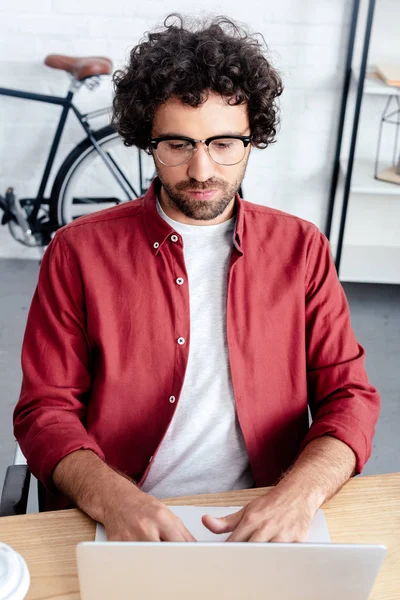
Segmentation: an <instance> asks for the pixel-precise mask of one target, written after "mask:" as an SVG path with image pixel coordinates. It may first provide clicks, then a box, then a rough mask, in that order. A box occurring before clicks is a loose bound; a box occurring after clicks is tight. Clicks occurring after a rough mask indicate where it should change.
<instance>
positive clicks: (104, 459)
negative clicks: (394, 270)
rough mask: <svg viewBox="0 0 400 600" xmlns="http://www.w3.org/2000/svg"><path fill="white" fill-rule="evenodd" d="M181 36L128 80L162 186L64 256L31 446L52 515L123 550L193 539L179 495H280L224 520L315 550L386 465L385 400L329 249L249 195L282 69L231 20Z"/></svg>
mask: <svg viewBox="0 0 400 600" xmlns="http://www.w3.org/2000/svg"><path fill="white" fill-rule="evenodd" d="M168 23H169V22H168V21H166V23H165V27H164V29H163V30H162V31H159V32H158V33H151V34H149V35H148V39H147V40H145V41H143V42H142V43H141V44H139V45H138V46H136V47H135V48H134V49H133V51H132V53H131V57H130V62H129V65H128V66H127V68H126V69H125V70H123V71H120V72H118V73H117V74H116V76H115V87H116V94H115V101H114V122H115V124H116V126H117V128H118V130H119V132H120V134H121V136H122V137H123V139H124V140H125V143H126V144H127V145H133V144H136V145H137V146H138V147H140V148H143V149H147V150H148V151H149V152H150V153H151V154H152V156H153V158H154V163H155V167H156V170H157V175H158V178H157V179H156V180H155V181H154V182H153V185H152V187H151V188H150V190H149V192H148V193H147V194H146V195H145V196H144V198H142V199H139V200H135V201H133V202H130V203H126V204H122V205H120V206H117V207H115V208H112V209H110V210H106V211H102V212H100V213H96V214H94V215H91V216H88V217H85V218H82V219H79V220H77V221H75V222H74V223H73V224H71V225H69V226H67V227H64V228H63V229H61V230H60V231H59V232H58V233H57V235H56V236H55V239H54V240H53V241H52V243H51V244H50V246H49V248H48V250H47V252H46V254H45V257H44V259H43V264H42V267H41V271H40V276H39V282H38V286H37V289H36V292H35V295H34V298H33V301H32V306H31V310H30V314H29V318H28V324H27V330H26V334H25V339H24V344H23V373H24V376H23V384H22V391H21V397H20V399H19V402H18V405H17V407H16V409H15V414H14V422H15V434H16V437H17V439H18V440H19V442H20V445H21V448H22V451H23V452H24V454H25V456H26V457H27V461H28V464H29V466H30V468H31V470H32V471H33V473H34V474H35V475H36V476H37V477H38V478H39V479H40V480H41V481H42V482H43V483H44V485H45V486H46V490H47V492H46V493H47V508H49V509H55V508H65V507H68V506H74V505H77V506H79V507H80V508H81V509H82V510H83V511H85V512H86V513H87V514H89V515H90V516H91V517H92V518H94V519H96V520H98V521H101V522H102V523H103V524H104V525H105V528H106V532H107V534H108V538H109V539H111V540H117V539H118V540H150V541H157V540H164V541H189V540H193V537H192V535H191V533H190V532H189V531H187V530H186V529H185V527H184V525H183V523H182V522H181V521H180V520H179V519H178V518H177V517H175V516H174V515H173V514H172V513H171V512H170V511H169V510H168V508H167V507H166V506H165V505H164V504H163V503H162V502H161V501H160V500H159V498H163V497H170V496H176V495H186V494H195V493H206V492H218V491H222V490H228V489H239V488H249V487H253V486H258V487H261V486H267V485H275V487H274V488H273V489H272V490H271V491H270V492H269V493H268V494H265V495H263V496H262V497H260V498H257V499H256V500H253V501H252V502H250V504H248V505H247V506H246V507H245V508H243V509H241V510H239V511H237V512H236V513H235V514H233V515H231V516H227V517H226V518H222V519H215V518H212V517H211V516H207V515H205V516H204V517H203V522H204V524H205V525H206V526H207V527H208V528H209V529H210V530H212V531H213V532H215V533H222V532H231V534H230V537H229V540H230V541H260V542H261V541H286V542H290V541H304V540H305V539H306V537H307V533H308V529H309V526H310V522H311V520H312V518H313V516H314V514H315V512H316V511H317V509H318V508H319V507H320V506H321V504H322V503H323V502H324V501H326V500H327V499H329V498H330V497H331V496H332V495H333V494H335V493H336V491H337V490H338V489H339V488H340V487H341V486H342V485H343V484H344V483H345V482H346V481H347V480H348V479H349V477H351V476H352V475H353V474H355V473H359V472H360V471H361V470H362V468H363V465H364V464H365V462H366V461H367V459H368V457H369V456H370V453H371V440H372V437H373V434H374V428H375V424H376V420H377V417H378V412H379V396H378V394H377V392H376V390H375V389H374V388H373V387H372V386H370V385H369V383H368V379H367V376H366V373H365V371H364V366H363V363H364V351H363V349H362V348H361V347H360V346H359V345H358V344H357V342H356V340H355V337H354V334H353V332H352V329H351V325H350V318H349V310H348V305H347V302H346V299H345V296H344V293H343V290H342V287H341V285H340V283H339V281H338V279H337V275H336V272H335V268H334V265H333V262H332V259H331V257H330V253H329V246H328V242H327V240H326V238H325V237H324V236H323V235H322V234H321V233H320V232H319V231H318V229H317V228H316V227H315V226H314V225H312V224H311V223H308V222H306V221H303V220H301V219H299V218H296V217H294V216H291V215H288V214H286V213H283V212H280V211H277V210H272V209H269V208H267V207H264V206H259V205H256V204H251V203H250V202H245V201H243V200H242V199H240V198H239V196H238V195H237V194H236V192H237V190H238V189H239V187H240V184H241V182H242V180H243V177H244V174H245V169H246V165H247V161H248V159H249V155H250V150H251V147H252V146H256V147H265V146H267V145H268V144H269V143H272V142H273V141H274V137H275V133H276V126H277V121H278V111H277V106H276V99H277V97H278V96H279V95H280V93H281V91H282V85H281V81H280V78H279V76H278V74H277V72H276V71H275V70H274V69H273V67H272V66H271V65H270V63H269V62H268V60H267V58H266V57H265V56H264V55H263V53H262V50H261V47H260V45H259V44H258V42H256V40H255V39H253V38H251V37H249V36H246V35H245V34H244V32H243V31H242V30H240V29H238V28H236V26H235V25H234V24H233V23H231V22H229V21H226V20H223V19H217V20H215V21H214V22H212V23H211V24H210V25H208V26H205V27H203V28H200V29H198V30H196V29H195V28H194V29H192V30H191V29H189V28H187V27H185V26H184V25H183V23H182V22H181V21H180V20H179V19H178V20H175V21H174V22H172V23H170V24H168ZM308 405H309V406H310V409H311V413H312V417H313V423H312V425H311V427H310V428H309V422H308Z"/></svg>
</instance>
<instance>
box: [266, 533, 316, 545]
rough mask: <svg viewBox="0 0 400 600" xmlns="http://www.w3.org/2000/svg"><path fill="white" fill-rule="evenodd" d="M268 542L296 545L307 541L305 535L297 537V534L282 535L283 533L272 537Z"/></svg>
mask: <svg viewBox="0 0 400 600" xmlns="http://www.w3.org/2000/svg"><path fill="white" fill-rule="evenodd" d="M269 541H270V542H277V543H281V544H289V543H290V544H296V543H302V542H305V541H307V535H297V534H291V533H288V534H284V533H280V534H278V535H275V536H273V537H272V538H271V539H270V540H269Z"/></svg>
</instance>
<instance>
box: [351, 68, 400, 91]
mask: <svg viewBox="0 0 400 600" xmlns="http://www.w3.org/2000/svg"><path fill="white" fill-rule="evenodd" d="M352 75H353V80H354V81H355V83H356V84H358V80H359V78H360V71H359V70H357V69H353V71H352ZM364 94H372V95H375V96H400V88H399V87H394V86H392V85H387V84H386V83H385V82H384V81H382V79H381V78H380V77H378V75H376V73H375V71H374V67H373V65H371V66H370V67H369V68H368V71H367V74H366V75H365V81H364Z"/></svg>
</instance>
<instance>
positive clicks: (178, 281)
mask: <svg viewBox="0 0 400 600" xmlns="http://www.w3.org/2000/svg"><path fill="white" fill-rule="evenodd" d="M184 281H185V280H184V279H183V278H182V277H178V279H177V280H176V283H177V284H178V285H182V284H183V283H184Z"/></svg>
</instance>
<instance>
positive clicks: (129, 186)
mask: <svg viewBox="0 0 400 600" xmlns="http://www.w3.org/2000/svg"><path fill="white" fill-rule="evenodd" d="M94 137H95V139H96V141H97V142H98V143H99V145H100V147H101V148H102V150H103V151H104V152H105V153H106V154H107V156H108V157H109V159H110V161H111V162H112V165H113V172H114V174H115V173H118V174H119V175H120V177H121V178H122V179H123V182H124V184H123V187H122V186H121V184H120V183H119V182H118V181H117V180H116V179H115V176H114V175H113V173H112V172H111V171H110V169H109V168H108V166H107V165H106V163H105V162H104V160H103V158H102V157H101V156H100V155H99V153H98V152H97V150H96V148H95V147H94V146H93V144H92V143H91V141H90V140H89V139H85V140H83V141H82V142H81V143H80V144H78V145H77V146H76V147H75V148H74V149H73V150H72V152H70V154H69V155H68V156H67V158H66V159H65V160H64V162H63V164H62V165H61V167H60V170H59V171H58V173H57V176H56V178H55V180H54V184H53V188H52V191H51V197H50V217H51V219H52V221H53V222H54V223H57V224H58V225H59V226H60V227H61V226H63V225H66V224H67V223H70V222H71V221H74V220H75V219H77V218H79V217H81V216H83V215H87V214H90V213H92V212H96V211H98V210H103V209H105V208H109V207H111V206H115V205H117V204H120V203H121V202H127V201H129V200H132V199H134V198H135V197H139V196H141V195H142V194H143V193H144V192H145V190H146V189H147V188H148V186H149V184H150V182H151V180H152V179H153V177H154V163H153V159H152V158H151V156H149V155H147V154H146V153H145V152H140V151H139V150H138V149H137V148H134V147H129V148H128V147H126V146H124V145H123V142H122V140H121V138H120V137H119V135H118V134H117V132H116V131H115V130H114V129H113V128H112V127H111V126H106V127H103V128H101V129H99V130H98V131H96V132H95V134H94ZM139 160H141V163H142V178H141V177H140V169H139Z"/></svg>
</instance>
